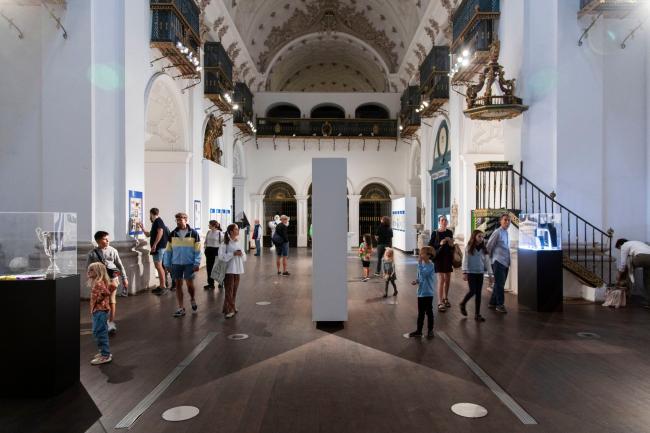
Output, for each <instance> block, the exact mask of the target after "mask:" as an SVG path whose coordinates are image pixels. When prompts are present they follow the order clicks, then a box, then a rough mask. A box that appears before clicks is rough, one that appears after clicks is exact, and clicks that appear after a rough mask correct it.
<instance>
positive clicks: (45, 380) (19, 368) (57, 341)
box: [0, 275, 79, 397]
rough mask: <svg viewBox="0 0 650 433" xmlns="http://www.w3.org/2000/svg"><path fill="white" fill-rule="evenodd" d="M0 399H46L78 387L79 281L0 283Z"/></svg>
mask: <svg viewBox="0 0 650 433" xmlns="http://www.w3.org/2000/svg"><path fill="white" fill-rule="evenodd" d="M0 293H1V297H2V301H3V302H2V305H3V306H4V308H3V310H2V313H0V318H1V321H2V324H1V325H0V343H1V344H2V347H3V349H2V356H0V397H48V396H52V395H55V394H58V393H60V392H62V391H63V390H65V389H66V388H68V387H70V386H72V385H75V384H77V383H79V275H73V276H68V277H63V278H59V279H56V280H24V281H0Z"/></svg>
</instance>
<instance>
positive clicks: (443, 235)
mask: <svg viewBox="0 0 650 433" xmlns="http://www.w3.org/2000/svg"><path fill="white" fill-rule="evenodd" d="M448 224H449V222H448V221H447V217H446V216H444V215H440V217H438V229H437V230H436V231H435V232H433V234H432V235H431V239H430V240H429V246H430V247H433V249H434V251H435V252H436V254H435V258H434V259H433V265H434V267H435V272H436V274H438V300H439V301H438V302H439V303H438V311H440V312H445V311H447V308H449V307H451V304H450V303H449V299H448V298H447V296H448V295H449V283H450V281H451V273H452V271H453V270H454V268H453V262H454V232H452V231H451V230H449V229H448V228H447V225H448Z"/></svg>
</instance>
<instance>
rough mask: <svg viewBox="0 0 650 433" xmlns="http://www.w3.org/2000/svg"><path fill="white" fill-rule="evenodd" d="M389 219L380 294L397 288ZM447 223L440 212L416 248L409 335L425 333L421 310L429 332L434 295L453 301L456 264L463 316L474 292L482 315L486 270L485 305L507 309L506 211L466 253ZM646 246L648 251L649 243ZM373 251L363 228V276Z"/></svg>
mask: <svg viewBox="0 0 650 433" xmlns="http://www.w3.org/2000/svg"><path fill="white" fill-rule="evenodd" d="M390 224H391V223H390V218H388V217H382V218H381V223H380V225H379V227H378V228H377V231H376V235H375V240H376V242H377V249H376V256H377V268H376V269H377V271H376V272H375V274H374V275H375V276H383V278H384V280H385V287H384V294H383V297H387V296H388V288H389V284H392V286H393V296H397V293H398V290H397V286H396V284H395V281H396V280H397V276H396V273H395V265H394V262H393V256H394V252H393V249H392V248H391V247H392V238H393V232H392V229H391V227H390ZM448 224H449V222H448V220H447V217H446V216H444V215H441V216H440V217H439V218H438V227H437V229H436V230H435V231H434V233H433V234H432V235H431V238H430V240H429V243H428V245H427V246H426V247H423V248H420V251H419V256H418V267H417V278H416V280H414V281H413V282H412V284H413V285H417V286H418V290H417V296H418V319H417V329H416V330H415V331H414V332H411V333H410V334H409V336H411V337H420V336H422V335H423V334H422V328H423V325H424V317H425V316H426V317H427V320H428V322H427V324H428V331H429V332H428V334H427V336H428V337H430V338H431V337H433V301H434V298H437V299H438V300H439V303H438V304H437V309H438V311H439V312H445V311H447V309H449V308H450V307H451V304H450V302H449V285H450V282H451V274H452V272H453V270H454V267H460V268H461V269H462V272H463V280H464V281H466V282H467V284H468V292H467V294H466V295H465V297H464V298H463V300H462V301H461V303H460V305H459V307H460V312H461V314H462V315H463V316H467V303H468V302H469V301H470V300H471V299H472V298H474V319H475V320H476V321H478V322H484V321H485V318H484V317H483V316H482V315H481V290H482V288H483V279H484V275H485V274H487V275H488V276H489V282H490V284H491V285H492V296H491V298H490V302H489V304H488V307H489V308H490V309H494V310H495V311H496V312H499V313H507V310H506V308H505V305H504V303H505V299H504V298H505V295H504V286H505V281H506V278H507V277H508V270H509V268H510V239H509V237H508V228H509V226H510V216H509V215H508V214H505V213H504V214H503V215H501V217H500V218H499V227H498V228H497V229H496V230H495V231H494V232H493V233H492V235H491V236H490V239H489V241H488V242H487V243H486V242H485V233H483V232H482V231H481V230H474V231H473V232H472V235H471V237H470V239H469V242H468V243H467V246H466V248H465V254H462V253H460V250H459V249H458V247H457V246H456V245H455V242H454V234H453V232H452V231H451V230H450V229H449V228H448ZM648 248H649V249H648V251H649V252H650V247H648ZM374 252H375V250H374V249H373V243H372V237H371V235H370V234H364V235H363V241H362V242H361V244H360V245H359V250H358V254H359V258H360V259H361V264H362V268H363V274H362V277H361V281H363V282H366V281H369V279H370V275H369V274H370V261H371V258H372V256H373V253H374ZM459 256H462V258H461V257H459ZM648 257H650V256H648ZM380 272H381V274H380ZM649 293H650V292H649Z"/></svg>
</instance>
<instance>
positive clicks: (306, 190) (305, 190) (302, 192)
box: [300, 174, 356, 196]
mask: <svg viewBox="0 0 650 433" xmlns="http://www.w3.org/2000/svg"><path fill="white" fill-rule="evenodd" d="M311 183H312V178H311V174H310V175H309V177H307V180H306V181H305V183H303V185H302V189H301V190H300V195H303V196H306V195H309V188H311ZM346 184H347V188H348V195H351V194H356V193H355V192H354V187H353V185H352V181H351V180H350V178H349V177H348V178H347V179H346Z"/></svg>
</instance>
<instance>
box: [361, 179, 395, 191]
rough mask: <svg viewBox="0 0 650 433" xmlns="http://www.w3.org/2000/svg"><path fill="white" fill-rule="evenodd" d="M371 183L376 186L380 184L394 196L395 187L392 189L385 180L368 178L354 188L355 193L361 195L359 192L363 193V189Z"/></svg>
mask: <svg viewBox="0 0 650 433" xmlns="http://www.w3.org/2000/svg"><path fill="white" fill-rule="evenodd" d="M371 183H378V184H380V185H383V186H385V187H386V189H388V192H389V193H390V194H391V195H395V194H397V192H396V189H395V187H394V186H393V185H392V184H391V183H390V182H389V181H387V180H386V179H384V178H381V177H370V178H368V179H366V180H364V181H363V182H361V183H360V184H359V186H358V187H357V188H356V191H359V194H361V191H363V189H364V188H365V187H366V186H368V185H370V184H371Z"/></svg>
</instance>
